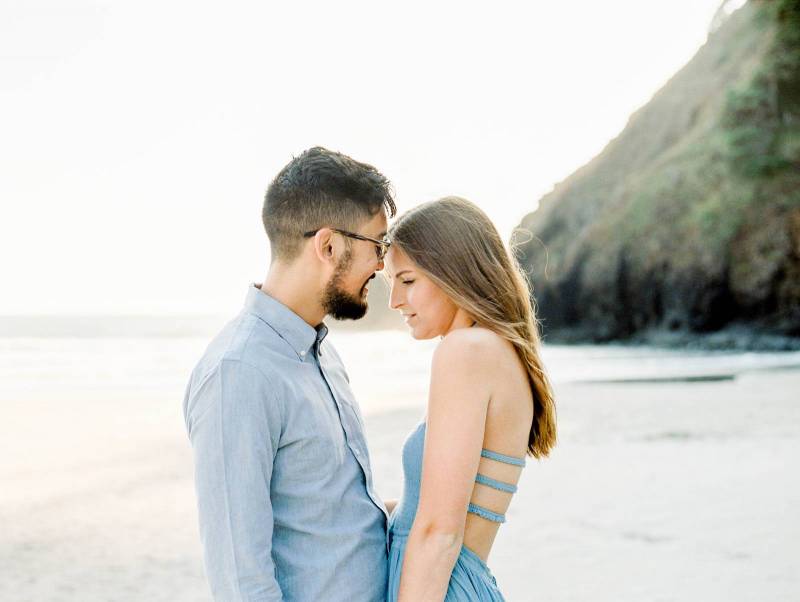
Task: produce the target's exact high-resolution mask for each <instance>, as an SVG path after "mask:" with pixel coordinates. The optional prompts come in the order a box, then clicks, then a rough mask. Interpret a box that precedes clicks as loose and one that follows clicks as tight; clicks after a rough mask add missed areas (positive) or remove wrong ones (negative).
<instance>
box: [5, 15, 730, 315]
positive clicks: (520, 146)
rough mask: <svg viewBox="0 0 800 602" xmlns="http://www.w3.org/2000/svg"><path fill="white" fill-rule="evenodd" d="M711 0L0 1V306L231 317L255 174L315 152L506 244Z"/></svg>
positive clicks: (634, 102)
mask: <svg viewBox="0 0 800 602" xmlns="http://www.w3.org/2000/svg"><path fill="white" fill-rule="evenodd" d="M736 4H741V2H732V3H731V5H732V6H733V5H736ZM719 5H720V0H672V1H670V2H641V0H607V1H606V2H595V1H592V0H582V1H563V2H496V3H491V4H490V3H486V2H480V3H479V2H469V1H464V0H462V1H460V2H437V3H433V2H413V1H409V2H402V3H391V4H390V3H379V2H348V1H343V2H291V3H288V2H286V3H272V2H263V1H262V2H238V1H235V0H233V1H230V2H226V3H216V2H215V3H210V2H202V1H193V2H172V1H169V0H161V1H159V2H151V1H149V0H141V1H137V2H121V1H120V2H112V1H96V2H88V1H65V0H59V1H54V0H46V1H42V0H24V1H10V0H0V106H2V111H0V140H2V142H0V166H2V167H0V208H1V209H2V213H0V215H1V216H2V219H0V277H1V278H2V280H0V282H2V285H0V286H2V289H1V290H0V315H2V314H10V315H15V314H66V315H71V314H83V315H90V314H106V315H117V314H119V315H122V314H182V315H186V314H231V313H233V312H235V311H237V310H238V308H239V307H240V305H241V303H242V302H243V300H244V295H245V293H246V290H247V286H248V283H250V282H256V281H261V280H262V279H263V277H264V276H265V274H266V271H267V268H268V264H269V249H268V245H267V241H266V236H265V234H264V232H263V226H262V224H261V218H260V212H261V204H262V201H263V195H264V191H265V189H266V186H267V185H268V183H269V181H270V179H271V178H272V177H273V176H274V175H275V174H276V173H277V172H278V171H279V170H280V168H281V167H282V166H283V165H285V164H286V162H287V161H289V160H290V159H291V157H292V156H293V155H297V154H299V153H300V152H302V151H303V150H304V149H305V148H308V147H310V146H314V145H323V146H326V147H328V148H331V149H334V150H338V151H341V152H344V153H346V154H348V155H350V156H352V157H353V158H355V159H357V160H360V161H366V162H368V163H371V164H373V165H375V166H376V167H377V168H378V169H379V170H380V171H382V172H383V173H384V174H386V175H387V176H388V177H389V178H390V179H391V180H392V182H393V185H394V189H395V195H396V200H397V204H398V208H399V210H400V212H402V211H404V210H406V209H409V208H411V207H413V206H414V205H416V204H419V203H421V202H424V201H428V200H432V199H435V198H438V197H440V196H444V195H448V194H458V195H461V196H464V197H466V198H468V199H470V200H472V201H474V202H476V203H477V204H478V205H479V206H481V207H482V208H483V209H484V210H485V211H486V212H487V214H488V215H489V216H490V217H491V218H492V219H493V220H494V222H495V223H496V225H497V227H498V229H499V231H500V233H501V235H502V236H503V237H504V238H505V239H506V240H507V239H508V238H509V236H510V234H511V232H512V229H513V228H514V226H515V225H517V224H518V223H519V222H520V220H521V219H522V217H523V216H524V215H525V214H526V213H528V212H530V211H532V210H534V209H535V207H536V205H537V202H538V199H539V198H541V196H542V195H543V194H545V193H547V192H548V191H549V190H550V189H551V188H552V187H553V185H554V184H556V183H557V182H559V181H561V180H563V179H564V178H566V177H567V176H568V175H569V174H570V173H572V172H573V171H575V170H576V169H577V168H578V167H580V166H581V165H583V164H584V163H586V162H587V161H588V160H590V159H591V158H592V157H593V156H595V155H596V154H597V153H598V152H600V151H601V150H602V149H603V147H604V146H605V145H606V144H607V143H608V141H609V140H611V139H612V138H614V137H615V136H616V135H618V134H619V132H620V131H621V130H622V128H623V127H624V126H625V123H626V122H627V120H628V117H629V116H630V114H631V113H632V112H633V111H635V110H636V109H637V108H639V107H641V106H642V105H644V104H645V103H646V102H647V101H648V100H649V99H650V98H651V97H652V95H653V94H654V93H655V92H656V91H657V90H658V89H659V88H660V87H661V86H663V85H664V83H666V81H667V80H668V79H669V78H670V77H671V76H672V75H673V74H674V73H675V72H676V71H677V70H679V69H680V67H681V66H683V65H684V64H685V63H686V62H687V61H688V60H689V59H690V58H691V57H692V56H693V55H694V53H695V52H696V51H697V49H698V48H699V47H700V46H701V45H702V44H703V43H704V42H705V40H706V36H707V33H708V27H709V24H710V22H711V18H712V16H713V14H714V12H715V11H716V9H717V8H718V6H719Z"/></svg>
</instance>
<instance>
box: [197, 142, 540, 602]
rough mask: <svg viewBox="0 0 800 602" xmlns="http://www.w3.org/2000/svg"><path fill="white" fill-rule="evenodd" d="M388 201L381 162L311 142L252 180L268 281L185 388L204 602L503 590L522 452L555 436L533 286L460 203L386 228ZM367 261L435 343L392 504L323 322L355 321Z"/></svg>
mask: <svg viewBox="0 0 800 602" xmlns="http://www.w3.org/2000/svg"><path fill="white" fill-rule="evenodd" d="M395 211H396V209H395V203H394V200H393V198H392V194H391V192H390V186H389V182H388V180H387V179H386V178H385V177H384V176H383V175H382V174H381V173H380V172H378V171H377V170H376V169H375V168H374V167H372V166H370V165H367V164H364V163H360V162H357V161H355V160H353V159H351V158H350V157H347V156H345V155H342V154H339V153H335V152H331V151H329V150H326V149H324V148H319V147H317V148H312V149H309V150H307V151H305V152H304V153H303V154H301V155H300V156H298V157H296V158H294V159H293V160H292V161H290V162H289V164H288V165H286V167H284V168H283V170H281V172H280V173H279V174H278V175H277V176H276V177H275V179H274V180H273V181H272V183H271V184H270V186H269V188H268V190H267V193H266V198H265V201H264V206H263V215H262V217H263V221H264V226H265V229H266V232H267V236H268V238H269V241H270V248H271V263H270V266H269V271H268V274H267V277H266V279H265V280H264V282H263V283H261V284H254V285H251V286H249V287H248V290H247V295H246V298H245V302H244V307H243V308H242V310H241V312H240V313H239V314H238V316H236V318H234V319H233V320H232V321H231V322H229V323H228V324H227V325H226V326H225V327H224V328H223V330H222V332H220V333H219V334H218V335H217V336H216V337H215V338H214V339H213V341H212V342H211V343H210V345H209V346H208V349H207V350H206V352H205V354H204V355H203V357H202V358H201V360H200V361H199V362H198V364H197V366H196V367H195V369H194V370H193V372H192V375H191V378H190V381H189V385H188V387H187V390H186V396H185V399H184V417H185V420H186V428H187V430H188V434H189V439H190V440H191V444H192V447H193V452H194V462H195V484H196V491H197V499H198V511H199V521H200V534H201V540H202V544H203V550H204V564H205V569H206V574H207V577H208V580H209V583H210V586H211V590H212V594H213V596H214V599H215V600H218V601H226V602H238V601H250V602H256V601H258V602H266V601H274V600H285V601H298V602H317V601H320V602H338V601H342V602H345V601H346V602H377V601H383V600H390V601H395V600H400V601H403V602H421V601H434V600H435V601H441V600H447V601H483V600H487V601H495V600H503V599H504V598H503V595H502V594H501V592H500V589H499V588H498V586H497V583H496V581H495V579H494V577H493V576H492V573H491V572H490V570H489V568H488V566H487V564H486V561H487V558H488V556H489V552H490V550H491V548H492V543H493V541H494V539H495V536H496V534H497V532H498V529H499V528H500V525H501V524H502V523H503V522H504V521H505V512H506V511H507V509H508V506H509V504H510V502H511V499H512V497H513V494H514V492H515V491H516V485H517V482H518V480H519V478H520V475H521V472H522V470H523V467H524V465H525V459H526V457H527V456H532V457H534V458H542V457H544V456H547V455H548V453H549V451H550V449H551V447H552V446H553V445H554V444H555V439H556V425H555V406H554V400H553V393H552V389H551V387H550V385H549V383H548V379H547V376H546V374H545V372H544V367H543V365H542V362H541V359H540V355H539V335H538V331H537V325H536V321H535V317H534V315H533V311H532V308H531V303H530V297H529V291H528V288H527V284H526V281H525V279H524V276H523V275H522V274H521V272H520V270H519V267H518V266H517V264H516V262H515V260H514V259H513V257H512V256H511V255H510V253H509V251H508V250H507V249H506V247H505V246H504V245H503V241H502V240H501V238H500V236H499V235H498V233H497V230H496V228H495V227H494V225H493V224H492V223H491V221H490V220H489V219H488V218H487V217H486V215H485V214H484V213H483V212H482V211H481V210H480V209H478V208H477V207H476V206H475V205H474V204H472V203H470V202H469V201H466V200H464V199H460V198H456V197H448V198H443V199H440V200H438V201H433V202H429V203H426V204H423V205H420V206H418V207H416V208H414V209H412V210H410V211H408V212H407V213H405V214H403V215H401V216H400V217H399V218H397V219H396V220H394V222H393V223H392V225H391V227H388V219H389V218H393V217H394V215H395ZM381 270H383V271H384V272H385V274H386V275H387V276H388V278H389V280H390V282H391V297H390V305H391V307H392V308H393V309H395V310H397V311H400V312H401V313H402V314H403V316H404V317H405V320H406V323H407V325H408V327H409V329H410V331H411V336H412V337H413V338H415V339H431V338H434V337H438V338H440V339H441V341H440V342H439V344H438V346H437V348H436V350H435V352H434V355H433V363H432V366H431V380H430V393H429V397H428V405H427V412H426V415H425V418H424V420H423V421H422V422H420V423H419V425H418V426H417V428H416V429H414V430H413V431H412V432H411V433H410V434H409V435H408V437H407V438H406V441H405V444H404V446H403V450H402V454H403V458H402V459H403V472H404V484H403V495H402V498H401V499H400V500H386V501H383V500H382V499H381V497H380V496H379V494H378V492H377V491H376V490H375V487H374V485H373V478H372V471H371V468H370V461H369V452H368V449H367V444H366V440H365V437H364V423H363V420H362V417H361V412H360V410H359V406H358V403H357V402H356V400H355V399H354V397H353V392H352V391H351V389H350V385H349V383H348V377H347V372H346V370H345V366H344V365H343V364H342V361H341V359H340V358H339V356H338V354H337V352H336V349H335V347H334V346H333V344H332V343H331V341H330V339H329V338H328V337H327V334H328V329H327V327H326V326H325V323H324V319H325V318H326V316H331V317H332V318H334V319H339V320H341V319H353V320H355V319H359V318H361V317H362V316H364V314H365V313H366V311H367V288H368V285H369V283H370V281H371V280H372V279H373V278H374V277H375V276H376V274H377V272H378V271H381ZM397 361H398V362H401V361H402V358H397ZM386 394H387V395H391V391H386ZM510 526H511V525H510ZM511 528H513V526H511Z"/></svg>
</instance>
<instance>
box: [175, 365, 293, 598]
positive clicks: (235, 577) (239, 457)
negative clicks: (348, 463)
mask: <svg viewBox="0 0 800 602" xmlns="http://www.w3.org/2000/svg"><path fill="white" fill-rule="evenodd" d="M190 395H191V397H190V400H189V404H188V410H187V417H186V418H187V428H188V430H189V438H190V439H191V442H192V447H193V449H194V462H195V487H196V490H197V506H198V514H199V520H200V537H201V540H202V542H203V553H204V561H205V569H206V574H207V576H208V581H209V584H210V586H211V592H212V594H213V596H214V599H215V600H224V601H225V602H237V601H248V602H251V601H258V602H272V601H277V600H282V599H283V596H282V593H281V589H280V586H279V585H278V582H277V580H276V577H275V565H274V563H273V560H272V529H273V516H272V502H271V499H270V482H271V480H272V468H273V461H274V459H275V452H276V451H277V449H278V440H279V438H280V432H281V421H282V415H281V414H282V412H281V407H280V404H279V402H278V401H277V400H275V399H274V396H273V394H272V391H271V388H270V386H269V382H268V381H267V379H266V377H265V376H264V375H263V374H262V373H261V372H260V371H259V370H258V369H257V368H255V367H253V366H250V365H248V364H246V363H242V362H241V361H238V360H223V361H222V362H221V363H220V365H219V366H218V367H217V368H216V369H215V371H214V372H213V373H212V374H211V375H210V376H209V377H208V378H207V379H206V380H205V381H204V382H203V383H202V384H201V385H200V386H199V388H198V389H197V390H196V391H192V392H191V394H190Z"/></svg>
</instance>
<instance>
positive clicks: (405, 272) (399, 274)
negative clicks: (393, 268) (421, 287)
mask: <svg viewBox="0 0 800 602" xmlns="http://www.w3.org/2000/svg"><path fill="white" fill-rule="evenodd" d="M410 271H411V270H403V271H402V272H397V273H396V274H395V275H394V277H395V278H400V276H402V275H403V274H408V273H409V272H410Z"/></svg>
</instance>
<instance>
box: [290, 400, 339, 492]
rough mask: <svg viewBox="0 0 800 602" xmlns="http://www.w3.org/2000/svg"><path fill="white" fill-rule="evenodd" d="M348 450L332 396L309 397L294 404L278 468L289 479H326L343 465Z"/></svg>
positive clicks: (317, 480) (310, 480) (309, 480)
mask: <svg viewBox="0 0 800 602" xmlns="http://www.w3.org/2000/svg"><path fill="white" fill-rule="evenodd" d="M346 453H347V441H346V438H345V434H344V431H343V429H342V424H341V421H340V420H339V413H338V410H337V408H336V404H335V403H334V401H333V400H332V399H330V397H329V396H328V397H327V398H325V397H322V396H315V397H308V398H305V399H302V400H299V403H297V404H294V407H293V408H292V411H291V414H290V416H289V420H287V421H286V423H285V425H284V431H283V433H281V444H280V449H279V450H278V455H277V457H276V468H278V469H279V470H280V472H281V478H283V479H287V480H289V481H304V482H320V481H326V480H328V479H329V478H331V477H332V476H335V475H336V474H337V472H338V471H339V470H340V469H341V467H342V465H343V464H344V462H345V458H346Z"/></svg>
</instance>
